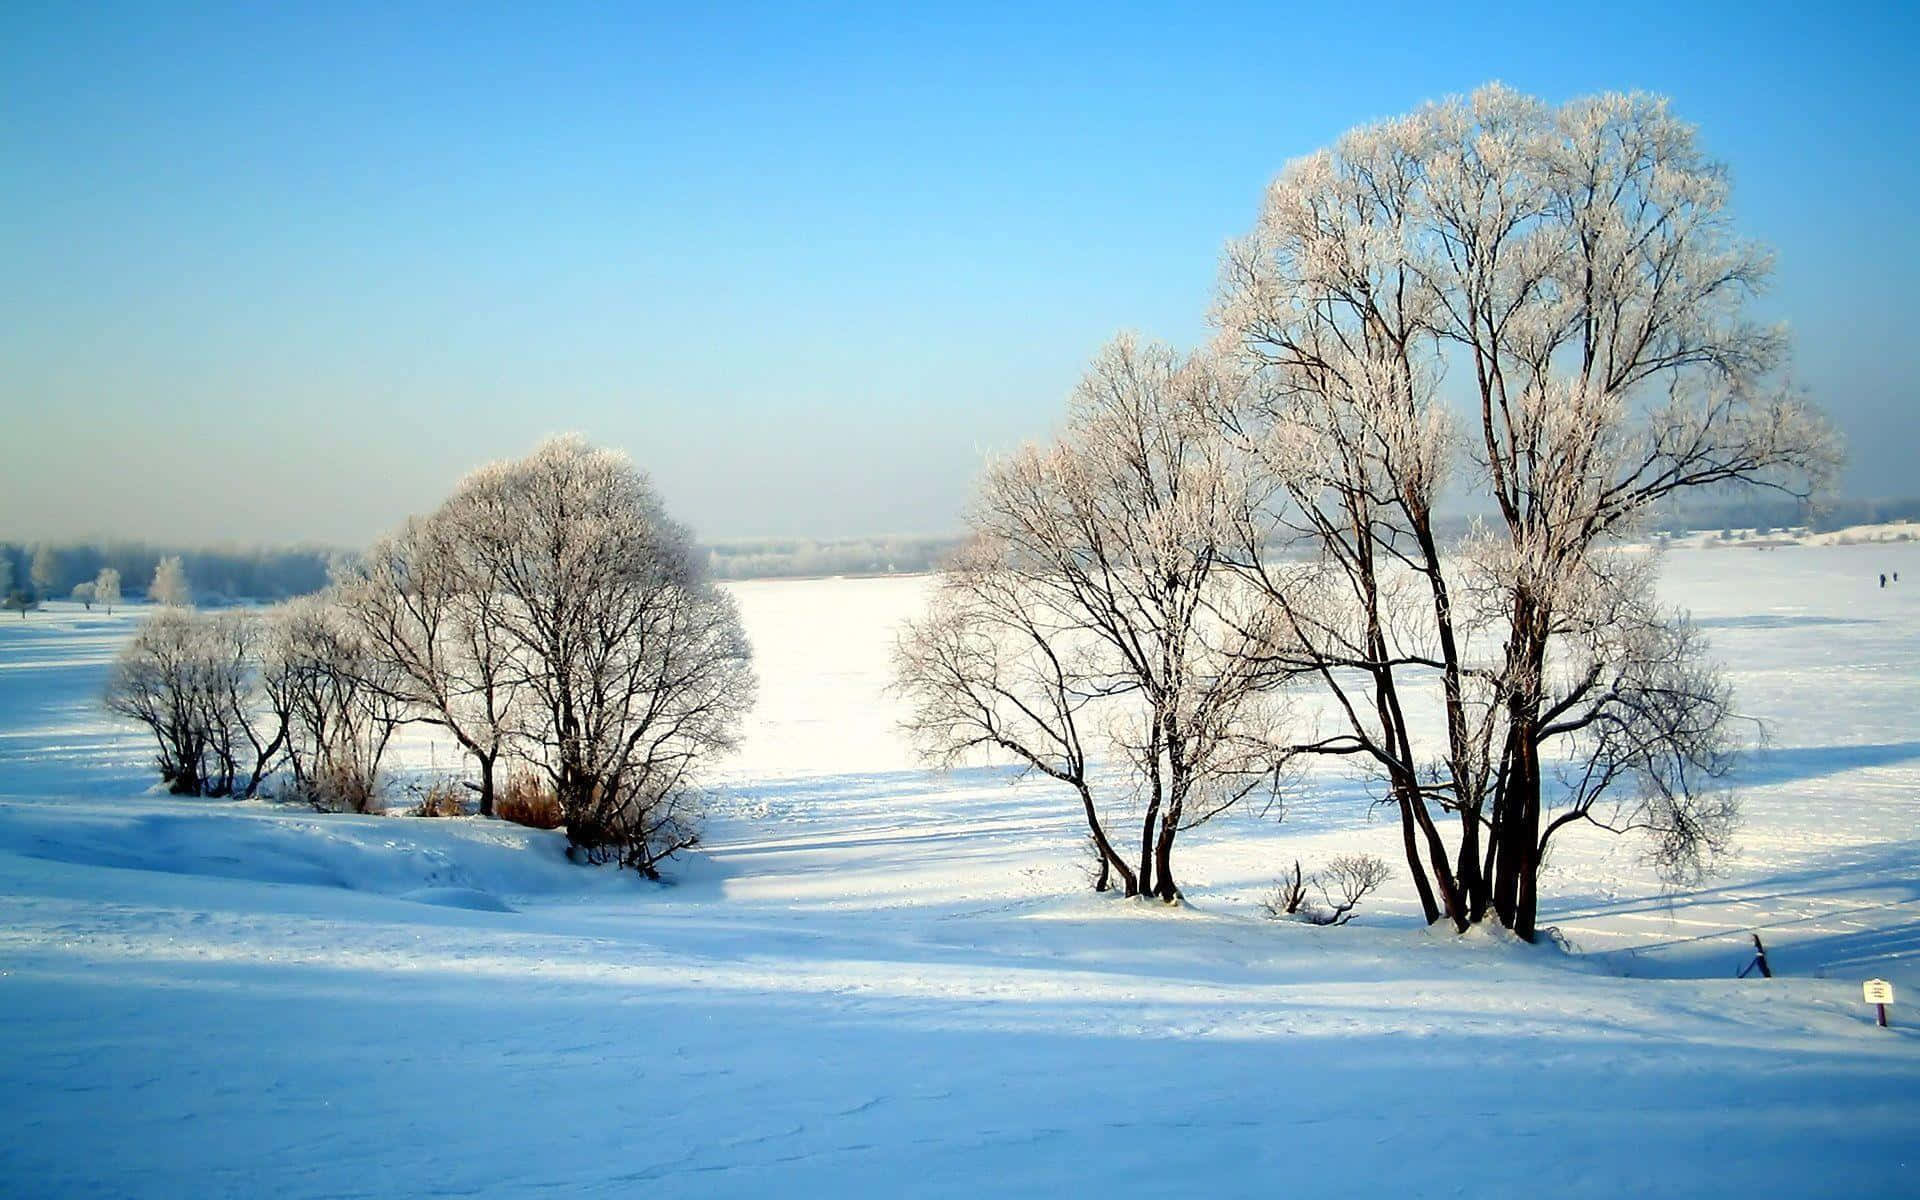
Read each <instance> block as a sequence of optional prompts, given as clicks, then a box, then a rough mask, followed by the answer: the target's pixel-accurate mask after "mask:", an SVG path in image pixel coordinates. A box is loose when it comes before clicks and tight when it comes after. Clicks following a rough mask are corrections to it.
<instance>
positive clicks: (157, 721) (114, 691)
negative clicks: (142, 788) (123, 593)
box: [106, 608, 286, 796]
mask: <svg viewBox="0 0 1920 1200" xmlns="http://www.w3.org/2000/svg"><path fill="white" fill-rule="evenodd" d="M262 640H263V629H262V622H261V620H260V618H259V617H258V616H256V615H255V614H252V613H245V612H229V613H221V614H219V615H217V616H215V615H209V614H203V613H195V612H191V611H187V610H182V609H175V608H167V609H163V610H161V611H160V612H157V613H155V614H154V615H153V616H151V617H149V618H148V619H147V620H146V621H144V622H143V623H142V624H141V626H140V629H139V631H138V632H137V633H136V634H135V635H134V637H133V640H132V641H130V642H129V643H128V644H127V645H126V646H125V647H124V648H123V649H122V650H121V652H120V653H119V655H118V656H117V657H116V658H115V660H114V665H113V670H112V673H111V675H110V676H109V679H108V684H107V691H106V705H107V707H108V708H109V709H110V710H111V711H113V712H115V713H118V714H120V715H121V716H124V717H128V718H130V719H132V720H135V721H138V722H139V723H140V724H142V725H145V726H146V727H147V729H148V731H149V732H150V733H152V734H153V737H154V740H155V742H156V744H157V747H158V750H159V754H158V757H157V760H156V762H157V765H158V767H159V770H160V777H161V779H162V780H164V781H165V782H166V784H167V787H168V790H170V791H172V792H173V793H174V794H176V795H185V796H227V795H236V794H237V795H242V796H252V795H254V794H255V793H256V792H257V791H258V790H259V788H260V785H261V783H262V781H263V780H264V779H265V778H266V776H267V774H268V773H269V772H270V771H271V770H272V769H273V765H274V763H275V761H276V759H277V758H278V755H279V753H280V750H281V747H282V745H283V744H284V740H285V736H286V720H285V711H284V707H283V706H282V705H281V704H280V703H279V694H280V693H279V686H278V673H277V669H276V667H275V665H274V664H272V663H271V662H267V661H263V656H262V650H263V645H262Z"/></svg>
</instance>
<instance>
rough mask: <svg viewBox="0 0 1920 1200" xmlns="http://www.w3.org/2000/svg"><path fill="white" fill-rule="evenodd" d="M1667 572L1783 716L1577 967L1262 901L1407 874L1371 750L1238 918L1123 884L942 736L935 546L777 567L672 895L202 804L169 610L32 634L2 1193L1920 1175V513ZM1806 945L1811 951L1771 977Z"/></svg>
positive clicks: (490, 830) (1215, 870) (1765, 1187)
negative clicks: (907, 647) (176, 738)
mask: <svg viewBox="0 0 1920 1200" xmlns="http://www.w3.org/2000/svg"><path fill="white" fill-rule="evenodd" d="M1895 570H1898V571H1899V572H1900V573H1901V575H1902V577H1903V580H1902V582H1901V583H1899V584H1897V585H1889V586H1888V587H1887V588H1885V589H1881V588H1880V587H1879V586H1878V581H1877V576H1878V574H1879V573H1880V572H1881V571H1888V572H1891V571H1895ZM1667 579H1668V587H1669V591H1670V594H1671V595H1672V596H1673V597H1674V598H1675V599H1676V600H1678V601H1680V602H1682V603H1684V604H1686V605H1687V606H1689V607H1690V608H1691V609H1692V610H1693V611H1694V613H1695V615H1696V617H1697V618H1698V619H1699V620H1700V621H1701V622H1702V623H1703V624H1704V625H1705V626H1706V627H1707V629H1708V631H1709V632H1710V633H1711V635H1712V637H1713V641H1714V645H1715V648H1716V651H1717V652H1718V653H1719V655H1720V656H1721V657H1722V658H1723V659H1724V660H1725V661H1726V662H1728V664H1729V665H1730V667H1731V672H1732V676H1733V681H1734V683H1735V685H1736V687H1737V689H1738V692H1739V697H1740V699H1741V702H1742V706H1743V708H1744V709H1745V710H1746V711H1747V712H1749V713H1751V714H1752V715H1754V716H1755V717H1758V718H1760V719H1761V720H1762V721H1764V723H1765V727H1766V730H1767V734H1768V739H1769V743H1770V744H1769V747H1768V749H1766V750H1765V751H1764V752H1763V753H1761V754H1758V755H1756V756H1755V757H1754V758H1753V759H1751V760H1750V762H1749V763H1748V765H1747V767H1746V769H1745V778H1746V783H1745V787H1744V789H1743V794H1744V796H1745V799H1746V806H1747V812H1748V824H1747V827H1746V830H1745V833H1744V834H1743V837H1742V840H1741V848H1740V853H1739V855H1738V857H1737V858H1736V860H1735V861H1734V862H1732V863H1731V864H1730V867H1729V870H1728V872H1727V873H1726V874H1725V875H1724V876H1723V877H1721V878H1719V879H1716V880H1714V881H1713V882H1712V883H1711V884H1710V885H1709V886H1706V887H1704V888H1701V889H1699V890H1697V891H1693V892H1688V893H1685V894H1680V895H1672V896H1668V895H1663V894H1661V892H1660V890H1659V888H1658V887H1657V885H1656V884H1655V883H1654V881H1653V879H1652V877H1651V875H1650V873H1649V872H1648V871H1647V870H1646V868H1645V867H1644V866H1643V865H1642V864H1641V863H1640V861H1639V859H1638V857H1637V850H1636V848H1635V847H1634V846H1633V845H1631V844H1629V843H1621V842H1618V841H1615V840H1612V839H1609V838H1606V837H1605V836H1604V835H1600V834H1597V833H1596V834H1591V835H1582V836H1580V837H1579V838H1578V839H1577V840H1575V841H1573V842H1571V843H1569V844H1568V845H1567V846H1565V847H1564V848H1563V850H1562V851H1561V852H1560V853H1559V854H1558V855H1557V856H1556V859H1555V861H1554V862H1553V863H1552V865H1551V868H1550V878H1549V880H1548V882H1547V899H1546V902H1545V904H1544V906H1543V908H1544V912H1543V920H1544V921H1546V922H1547V923H1550V924H1553V925H1556V926H1557V927H1558V928H1559V929H1560V930H1561V931H1562V933H1563V934H1564V936H1565V937H1566V939H1567V940H1568V941H1569V942H1570V943H1571V944H1572V945H1573V946H1574V947H1576V948H1577V951H1576V952H1575V953H1566V952H1563V951H1561V950H1558V949H1554V948H1551V947H1539V948H1535V947H1525V946H1519V945H1516V944H1513V943H1511V942H1507V941H1503V940H1501V939H1498V938H1494V937H1490V936H1482V935H1475V936H1471V937H1468V938H1465V939H1456V938H1453V937H1451V936H1447V935H1444V934H1437V933H1429V932H1427V931H1425V930H1423V929H1421V928H1419V925H1418V921H1417V920H1416V919H1415V917H1414V915H1413V912H1414V909H1413V904H1412V899H1411V897H1410V896H1409V895H1407V894H1405V892H1406V889H1405V886H1404V880H1403V879H1401V880H1397V881H1395V882H1390V883H1389V885H1388V889H1387V891H1388V894H1387V895H1386V896H1385V897H1384V898H1383V899H1381V900H1380V901H1379V902H1378V903H1376V904H1372V905H1370V906H1369V907H1367V908H1365V909H1363V915H1362V917H1361V919H1360V921H1359V922H1358V923H1357V924H1355V925H1353V926H1350V927H1348V928H1345V929H1339V930H1329V929H1319V928H1312V927H1307V926H1302V925H1297V924H1290V923H1286V924H1283V923H1274V922H1269V921H1265V920H1262V919H1260V918H1259V917H1258V916H1257V915H1256V909H1255V903H1256V901H1257V900H1258V898H1259V896H1260V895H1261V894H1262V893H1263V892H1264V891H1265V890H1266V888H1267V887H1268V886H1269V885H1270V883H1271V881H1272V878H1273V876H1274V875H1275V874H1276V873H1277V872H1278V870H1279V869H1280V868H1281V866H1282V865H1283V864H1290V863H1291V862H1292V860H1293V859H1294V858H1296V857H1299V858H1302V859H1305V860H1306V861H1307V862H1308V863H1309V865H1311V864H1312V863H1313V862H1314V861H1316V860H1323V859H1324V858H1325V857H1326V856H1327V855H1328V854H1330V853H1335V852H1338V851H1341V850H1346V849H1369V850H1373V851H1375V852H1377V853H1381V854H1383V855H1385V856H1387V857H1389V860H1390V861H1391V847H1392V844H1393V831H1392V830H1391V828H1389V827H1388V826H1386V825H1385V824H1383V823H1381V822H1378V821H1369V819H1368V814H1367V811H1366V808H1365V805H1364V804H1363V803H1360V802H1359V801H1358V799H1357V793H1356V791H1355V790H1354V789H1353V788H1352V787H1351V786H1346V785H1341V784H1340V783H1339V782H1338V781H1337V780H1336V779H1334V778H1332V777H1330V776H1329V777H1319V778H1316V779H1314V780H1311V781H1309V785H1310V786H1309V790H1308V792H1307V793H1306V794H1303V795H1302V796H1301V797H1300V798H1299V799H1297V800H1296V801H1295V802H1294V803H1293V804H1292V805H1291V806H1290V808H1289V810H1288V813H1287V817H1286V820H1285V821H1284V822H1282V823H1279V824H1275V823H1274V822H1272V821H1271V820H1261V819H1258V818H1256V817H1255V816H1253V815H1244V816H1230V817H1227V818H1223V819H1221V820H1220V821H1218V822H1216V823H1215V824H1213V825H1211V826H1209V827H1206V828H1205V829H1203V830H1200V831H1197V832H1196V833H1194V834H1192V835H1188V836H1189V837H1190V838H1191V841H1190V842H1186V843H1183V849H1182V859H1183V862H1182V864H1181V865H1182V867H1183V883H1184V885H1185V886H1186V888H1187V890H1188V891H1189V893H1190V894H1191V896H1192V898H1193V903H1192V904H1191V905H1190V906H1189V907H1186V908H1183V909H1179V910H1173V911H1169V910H1163V909H1160V908H1157V907H1154V906H1149V905H1139V904H1130V903H1126V902H1124V901H1120V900H1118V899H1113V898H1102V897H1096V896H1093V895H1091V894H1090V893H1088V892H1086V891H1085V890H1084V888H1083V886H1082V882H1081V874H1080V865H1079V864H1080V855H1079V852H1078V843H1079V837H1080V834H1079V828H1078V818H1077V816H1076V813H1075V811H1074V809H1073V807H1072V805H1071V804H1070V803H1068V802H1066V800H1065V798H1064V797H1063V796H1061V795H1060V794H1059V793H1058V792H1057V791H1056V790H1054V789H1052V788H1049V787H1047V786H1044V785H1041V784H1038V783H1022V784H1009V783H1008V781H1007V777H1006V775H1005V774H1004V772H1001V771H997V770H993V769H987V768H981V769H977V770H971V771H962V772H957V773H955V774H952V775H949V776H938V775H933V774H929V773H926V772H923V771H921V770H918V769H916V768H915V766H914V764H913V763H912V760H911V758H910V756H909V755H908V753H907V751H906V749H905V747H904V746H903V745H902V744H901V743H900V742H899V740H898V739H897V737H896V736H895V735H894V732H893V729H892V722H893V719H894V717H893V711H892V707H891V703H890V702H889V701H888V700H887V698H886V697H885V696H884V695H883V694H882V688H883V686H884V683H885V679H886V667H887V648H888V644H889V639H890V636H891V630H892V628H893V626H894V625H895V624H896V623H897V622H898V620H899V619H900V618H901V617H903V616H905V615H907V614H908V613H910V612H912V611H913V610H914V609H915V608H916V606H917V604H918V602H919V599H920V597H921V596H922V595H923V594H924V589H925V587H926V582H925V581H924V580H921V579H912V578H892V579H870V580H849V581H835V580H825V581H808V582H766V583H743V584H739V585H736V586H735V592H736V594H737V595H738V596H739V598H740V601H741V604H742V608H743V611H744V614H745V618H746V622H747V627H748V632H749V634H750V635H751V636H752V638H753V641H754V644H755V647H756V650H757V654H758V659H759V668H760V672H761V677H762V697H761V701H760V706H759V708H758V710H757V713H756V716H755V718H754V721H753V724H752V728H751V730H750V735H749V738H748V740H747V743H746V745H745V746H744V748H743V750H742V752H741V753H740V755H739V756H737V757H736V758H735V759H734V760H732V761H731V762H730V763H728V764H727V766H726V768H725V772H724V775H725V778H724V784H725V788H724V793H723V795H722V797H721V798H720V801H719V812H718V814H717V815H716V817H715V819H714V821H713V823H712V826H711V830H710V838H709V841H708V844H707V846H706V848H705V849H704V850H703V851H702V852H700V853H697V854H695V855H692V856H690V857H688V858H687V859H686V860H685V861H684V862H683V863H682V864H680V865H679V866H678V867H677V868H676V869H675V872H674V878H673V880H672V882H671V883H670V884H668V885H664V886H657V885H650V884H646V883H643V882H640V881H638V880H637V879H635V878H633V877H632V876H630V875H622V874H618V873H615V872H611V871H604V870H600V871H596V870H589V869H584V868H578V867H573V866H570V865H568V864H567V863H566V862H565V861H564V860H563V858H562V857H561V854H560V844H559V839H558V837H557V835H551V834H542V833H536V832H532V831H528V830H523V829H519V828H517V827H514V826H508V825H502V824H499V823H493V822H482V821H479V820H473V819H467V820H440V821H427V820H417V819H410V818H403V817H393V816H390V817H346V816H317V815H315V814H312V813H303V812H299V811H295V810H292V809H286V808H280V807H276V806H274V805H272V804H268V803H247V804H242V803H230V802H208V801H195V802H187V801H177V800H170V799H167V798H164V797H160V796H155V795H153V794H151V793H150V790H149V784H150V780H149V778H148V774H147V766H146V763H147V758H148V754H149V752H148V750H147V748H146V746H145V745H144V743H143V742H142V741H141V740H140V739H139V738H137V737H135V736H133V735H132V734H131V733H130V732H127V731H123V730H121V729H118V728H117V727H115V726H114V725H113V724H112V723H111V722H109V721H107V720H106V719H104V718H103V716H102V715H101V714H100V712H99V711H98V709H97V707H96V698H97V695H98V692H99V689H100V686H101V683H102V681H103V679H104V675H105V670H106V664H107V662H108V660H109V659H110V657H111V655H112V652H113V650H114V648H115V647H116V645H117V644H118V643H119V642H120V641H121V639H123V638H124V637H125V636H126V634H127V632H128V630H129V629H130V628H131V622H132V621H133V620H134V619H137V616H138V615H139V614H138V612H137V610H135V611H133V612H122V613H116V614H115V615H114V616H112V617H111V618H108V617H105V616H103V615H100V614H97V613H96V614H86V613H82V612H79V611H78V610H72V609H68V608H66V607H64V606H56V608H55V609H54V610H53V611H50V612H46V613H35V614H30V615H29V616H28V617H27V618H25V619H24V620H21V619H19V618H8V619H5V620H0V1181H3V1182H0V1191H4V1192H5V1193H6V1194H8V1195H19V1196H50V1195H99V1196H127V1195H143V1196H171V1195H181V1196H188V1195H190V1196H195V1197H203V1196H218V1195H236V1196H256V1195H283V1196H350V1195H353V1196H395V1195H423V1194H435V1195H487V1196H495V1195H535V1194H538V1195H550V1194H599V1195H638V1194H649V1193H652V1194H663V1195H676V1196H677V1195H701V1196H706V1195H740V1196H745V1195H753V1196H762V1195H783V1196H784V1195H832V1196H835V1197H848V1196H891V1195H967V1196H970V1197H977V1196H998V1195H1030V1194H1051V1195H1054V1196H1066V1195H1075V1196H1077V1195H1088V1194H1094V1193H1096V1192H1106V1191H1112V1190H1117V1189H1127V1190H1132V1189H1139V1190H1141V1191H1142V1192H1143V1193H1145V1194H1149V1195H1161V1196H1166V1195H1176V1196H1185V1195H1209V1196H1241V1195H1245V1196H1256V1195H1257V1196H1263V1197H1265V1196H1274V1195H1283V1196H1284V1195H1290V1194H1304V1195H1315V1196H1337V1195H1349V1194H1367V1193H1373V1192H1376V1191H1379V1192H1381V1193H1382V1194H1395V1193H1402V1194H1414V1195H1462V1196H1484V1195H1510V1194H1514V1193H1516V1192H1519V1191H1522V1190H1524V1191H1526V1192H1528V1193H1532V1194H1543V1195H1583V1196H1606V1197H1616V1196H1621V1195H1675V1196H1693V1195H1729V1196H1733V1195H1739V1196H1805V1195H1841V1194H1846V1195H1863V1196H1896V1195H1915V1194H1920V1006H1917V1005H1916V1004H1914V1003H1908V1001H1914V1002H1920V822H1916V817H1920V729H1917V728H1916V715H1915V710H1916V707H1917V706H1920V638H1916V633H1920V545H1915V544H1905V545H1879V546H1830V547H1818V548H1815V547H1806V546H1796V547H1790V548H1785V549H1781V550H1779V551H1775V552H1769V553H1747V554H1731V553H1725V552H1719V551H1713V552H1707V551H1693V550H1687V551H1678V552H1675V553H1673V554H1671V555H1669V558H1668V562H1667ZM406 751H407V757H408V763H407V765H408V766H409V767H410V768H411V769H413V770H415V771H431V770H432V769H434V768H436V767H437V768H442V769H444V768H445V767H446V766H447V765H448V764H449V763H451V762H452V761H453V759H452V758H451V756H450V749H449V747H448V746H447V745H446V744H444V741H442V742H440V743H438V744H436V743H435V742H434V741H433V740H432V739H430V738H426V737H416V738H414V739H412V740H411V741H409V742H408V744H407V747H406ZM1754 930H1758V931H1760V932H1761V934H1762V936H1763V937H1765V938H1766V939H1767V943H1768V946H1769V949H1770V950H1771V952H1772V959H1773V963H1774V965H1775V968H1776V971H1777V973H1778V977H1777V978H1775V979H1773V980H1771V981H1761V980H1758V979H1754V978H1748V979H1745V980H1736V979H1735V978H1734V975H1735V973H1736V972H1737V971H1738V970H1739V968H1740V967H1741V966H1742V965H1744V963H1745V962H1746V960H1747V958H1748V957H1750V950H1749V947H1748V943H1747V940H1746V939H1747V935H1748V934H1749V933H1750V932H1751V931H1754ZM1874 976H1878V977H1882V978H1887V979H1890V980H1893V981H1894V982H1895V983H1896V985H1897V986H1898V987H1899V989H1900V993H1901V998H1902V1003H1901V1004H1899V1005H1896V1007H1895V1008H1894V1010H1893V1018H1894V1027H1893V1028H1892V1029H1890V1030H1880V1029H1877V1028H1875V1027H1874V1025H1873V1021H1872V1009H1871V1008H1869V1007H1867V1006H1865V1005H1864V1004H1862V1003H1861V996H1860V983H1861V981H1862V980H1863V979H1866V978H1870V977H1874Z"/></svg>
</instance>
